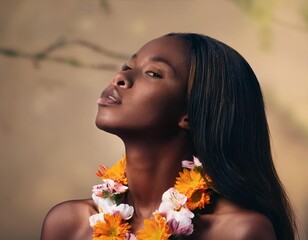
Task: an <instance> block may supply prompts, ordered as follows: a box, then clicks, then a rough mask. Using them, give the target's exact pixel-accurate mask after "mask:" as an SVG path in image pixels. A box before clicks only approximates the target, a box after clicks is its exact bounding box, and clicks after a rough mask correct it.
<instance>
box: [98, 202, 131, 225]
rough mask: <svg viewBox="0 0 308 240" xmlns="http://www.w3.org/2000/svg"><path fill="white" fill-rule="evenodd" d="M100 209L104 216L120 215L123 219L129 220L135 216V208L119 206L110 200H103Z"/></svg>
mask: <svg viewBox="0 0 308 240" xmlns="http://www.w3.org/2000/svg"><path fill="white" fill-rule="evenodd" d="M98 209H99V211H100V212H103V213H104V214H116V213H120V215H121V217H122V219H125V220H128V219H130V218H131V217H132V216H133V214H134V208H133V207H132V206H129V205H128V204H124V203H121V204H119V205H117V204H116V203H115V201H113V200H111V199H110V198H101V199H100V201H99V203H98Z"/></svg>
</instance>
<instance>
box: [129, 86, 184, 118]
mask: <svg viewBox="0 0 308 240" xmlns="http://www.w3.org/2000/svg"><path fill="white" fill-rule="evenodd" d="M182 95H184V93H183V94H181V92H179V91H172V90H170V89H165V88H164V89H158V90H155V91H154V90H146V91H143V92H142V94H140V95H137V96H135V97H134V98H136V99H134V98H133V99H132V102H135V103H139V104H138V105H136V111H137V112H138V113H136V114H138V116H139V117H141V120H143V121H144V122H153V124H154V123H156V124H162V123H166V124H167V123H177V121H178V119H179V117H180V114H181V113H183V111H184V97H183V96H182Z"/></svg>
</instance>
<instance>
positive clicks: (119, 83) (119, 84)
mask: <svg viewBox="0 0 308 240" xmlns="http://www.w3.org/2000/svg"><path fill="white" fill-rule="evenodd" d="M117 85H118V86H125V81H124V80H120V81H118V82H117Z"/></svg>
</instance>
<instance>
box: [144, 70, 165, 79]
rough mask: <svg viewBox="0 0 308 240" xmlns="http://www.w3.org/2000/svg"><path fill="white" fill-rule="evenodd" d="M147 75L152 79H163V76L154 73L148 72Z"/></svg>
mask: <svg viewBox="0 0 308 240" xmlns="http://www.w3.org/2000/svg"><path fill="white" fill-rule="evenodd" d="M146 74H148V75H149V76H150V77H152V78H163V77H162V76H161V75H159V74H158V73H156V72H152V71H147V72H146Z"/></svg>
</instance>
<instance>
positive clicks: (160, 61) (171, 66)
mask: <svg viewBox="0 0 308 240" xmlns="http://www.w3.org/2000/svg"><path fill="white" fill-rule="evenodd" d="M136 58H137V54H136V53H135V54H134V55H133V56H132V59H136ZM149 60H150V61H152V62H159V63H164V64H165V65H167V66H169V67H170V68H171V69H172V71H173V72H174V73H176V69H175V67H174V66H173V65H172V63H171V62H170V61H169V60H168V59H166V58H163V57H161V56H153V57H150V59H149Z"/></svg>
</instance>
